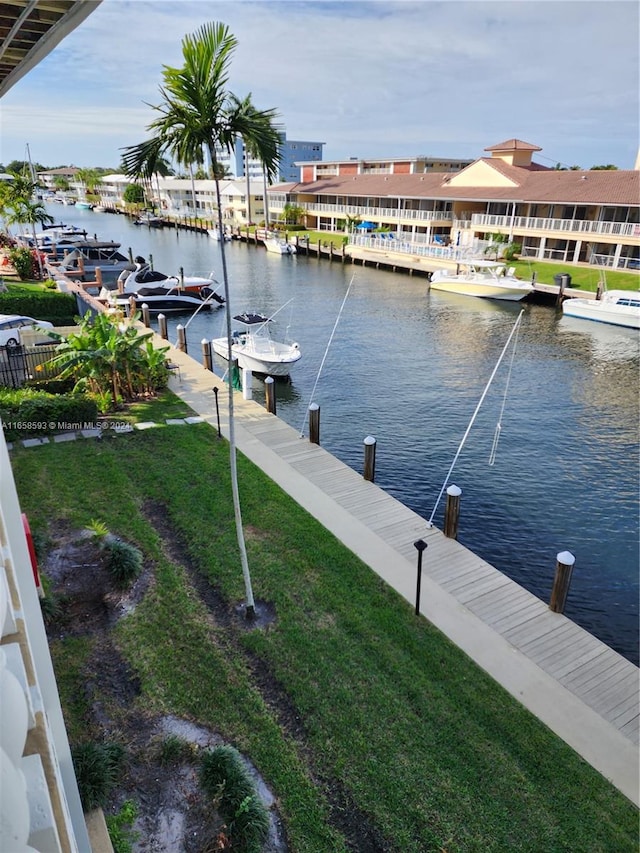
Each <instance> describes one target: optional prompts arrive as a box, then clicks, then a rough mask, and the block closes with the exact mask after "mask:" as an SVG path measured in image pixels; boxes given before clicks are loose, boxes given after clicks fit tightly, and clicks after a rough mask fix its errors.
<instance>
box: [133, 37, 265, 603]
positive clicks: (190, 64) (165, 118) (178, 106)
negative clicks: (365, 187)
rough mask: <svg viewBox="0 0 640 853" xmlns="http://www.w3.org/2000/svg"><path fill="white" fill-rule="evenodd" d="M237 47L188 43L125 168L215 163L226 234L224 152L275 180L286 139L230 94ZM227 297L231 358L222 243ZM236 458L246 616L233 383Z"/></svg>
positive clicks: (216, 41) (166, 76) (205, 40)
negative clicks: (242, 149)
mask: <svg viewBox="0 0 640 853" xmlns="http://www.w3.org/2000/svg"><path fill="white" fill-rule="evenodd" d="M236 46H237V40H236V39H235V37H234V36H233V35H232V34H231V32H230V30H229V28H228V27H227V26H226V25H225V24H223V23H219V22H217V23H216V22H213V23H207V24H204V25H203V26H202V27H200V29H198V30H197V31H196V32H195V33H194V34H191V35H187V36H185V37H184V38H183V40H182V56H183V59H184V64H183V65H182V66H181V67H179V68H173V67H171V66H168V65H165V66H164V68H163V72H162V77H163V85H162V86H161V88H160V94H161V96H162V102H161V103H160V104H159V105H157V106H154V107H153V109H154V110H155V111H156V112H157V113H158V117H157V118H156V119H155V120H154V121H152V122H151V123H150V124H149V125H148V130H149V131H151V133H152V134H153V136H152V138H151V139H148V140H146V141H145V142H141V143H139V144H138V145H133V146H129V147H127V148H125V153H124V155H123V161H124V162H125V163H126V165H127V169H128V170H129V171H131V172H135V171H136V170H138V169H140V168H142V164H144V163H145V162H146V161H147V159H148V157H149V152H150V151H157V152H158V153H159V154H164V153H165V152H166V153H171V154H172V155H173V156H174V157H175V159H176V160H177V161H178V162H179V163H195V164H201V163H203V162H204V157H205V153H206V154H208V156H209V165H210V167H211V172H212V174H213V175H214V176H215V177H214V180H215V185H216V202H217V207H218V227H219V228H220V233H222V231H223V227H224V226H223V221H222V200H221V196H220V183H219V178H218V177H217V175H218V174H219V164H218V151H222V152H227V153H231V151H232V150H233V148H234V145H235V142H236V139H237V138H238V137H241V138H242V139H243V140H244V141H245V145H247V144H248V145H250V146H251V149H252V150H253V151H256V152H257V153H258V156H259V159H260V161H261V162H262V163H263V164H264V167H265V171H266V174H267V176H268V177H269V178H273V177H275V175H276V172H277V164H278V160H279V156H280V155H279V143H280V135H279V132H278V129H277V127H276V125H275V118H276V113H275V110H272V109H271V110H257V109H256V108H255V107H254V106H253V105H252V104H251V101H250V99H249V98H244V99H240V98H238V97H236V96H235V95H233V94H232V93H231V92H229V91H228V90H227V83H228V77H229V64H230V61H231V57H232V55H233V53H234V51H235V49H236ZM220 256H221V265H222V278H223V282H224V296H225V300H226V304H227V312H226V321H227V322H226V332H227V345H228V348H229V352H231V316H232V312H231V310H230V308H229V306H230V304H231V303H230V298H229V275H228V271H227V261H226V254H225V244H224V242H221V243H220ZM228 386H229V395H228V399H229V404H228V405H229V457H230V467H231V485H232V493H233V505H234V515H235V522H236V532H237V538H238V546H239V550H240V559H241V563H242V573H243V576H244V581H245V590H246V613H247V616H253V615H254V614H255V604H254V600H253V590H252V588H251V576H250V573H249V564H248V560H247V553H246V546H245V541H244V532H243V529H242V515H241V511H240V499H239V494H238V476H237V468H236V442H235V422H234V412H233V387H232V384H231V383H230V382H229V383H228Z"/></svg>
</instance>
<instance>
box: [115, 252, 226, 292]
mask: <svg viewBox="0 0 640 853" xmlns="http://www.w3.org/2000/svg"><path fill="white" fill-rule="evenodd" d="M217 284H218V282H217V281H216V280H215V278H214V277H213V273H211V275H209V277H208V278H203V277H200V276H188V275H185V276H177V275H166V274H165V273H163V272H160V271H159V270H154V269H151V265H150V264H148V263H147V262H146V261H145V259H144V258H143V257H142V255H138V256H137V257H136V259H135V264H134V265H133V266H132V265H131V264H129V266H128V267H127V269H125V270H124V271H123V272H121V273H120V275H119V276H118V282H117V285H118V289H119V290H121V291H124V292H125V293H136V292H137V291H138V290H139V289H140V288H141V287H149V286H151V285H153V287H164V288H165V289H166V290H176V289H177V290H182V291H184V292H185V293H191V294H195V295H197V294H199V293H200V291H201V290H202V289H203V288H208V289H209V290H214V289H215V288H214V286H213V285H217Z"/></svg>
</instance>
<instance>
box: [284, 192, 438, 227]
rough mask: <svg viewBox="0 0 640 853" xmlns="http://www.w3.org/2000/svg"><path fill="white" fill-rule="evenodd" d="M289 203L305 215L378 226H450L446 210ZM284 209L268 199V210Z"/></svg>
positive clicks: (313, 202)
mask: <svg viewBox="0 0 640 853" xmlns="http://www.w3.org/2000/svg"><path fill="white" fill-rule="evenodd" d="M290 203H292V204H295V206H296V207H301V208H302V209H303V210H305V211H306V212H307V213H309V214H311V215H316V216H332V217H335V218H336V219H345V218H346V217H347V216H351V217H353V216H359V217H360V218H361V219H371V220H377V224H378V223H379V224H380V225H400V224H403V223H407V224H411V223H417V222H419V223H420V224H423V225H425V226H427V225H429V224H430V223H435V222H437V223H438V224H439V225H446V224H449V225H451V224H452V223H453V218H454V217H453V212H452V211H447V210H413V209H410V208H402V207H400V208H398V207H366V206H360V205H355V204H330V203H328V202H319V201H302V202H300V201H296V200H295V199H294V200H292V201H291V202H290ZM283 208H284V202H281V201H280V200H277V201H276V200H275V199H273V198H270V199H269V210H272V211H274V212H276V213H277V212H279V211H281V210H282V209H283Z"/></svg>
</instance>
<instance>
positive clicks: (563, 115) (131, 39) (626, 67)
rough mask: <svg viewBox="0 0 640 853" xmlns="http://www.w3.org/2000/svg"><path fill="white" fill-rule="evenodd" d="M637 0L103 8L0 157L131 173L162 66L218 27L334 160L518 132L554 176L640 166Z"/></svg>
mask: <svg viewBox="0 0 640 853" xmlns="http://www.w3.org/2000/svg"><path fill="white" fill-rule="evenodd" d="M639 15H640V4H638V3H637V2H636V0H599V1H598V0H533V2H530V0H503V2H491V0H470V2H469V1H468V0H443V2H436V0H412V2H393V0H384V2H383V0H374V2H359V0H341V2H330V3H325V2H297V0H284V2H278V1H277V0H257V2H253V1H252V0H232V2H212V0H194V1H193V2H192V0H102V3H101V5H100V6H99V7H98V8H97V10H96V11H95V12H94V13H93V14H92V15H90V16H89V17H88V18H87V19H86V20H85V21H84V22H83V23H82V24H80V26H79V27H78V28H77V29H76V30H74V31H73V32H72V33H71V34H70V35H68V36H67V37H66V38H65V39H64V40H63V41H62V42H61V43H60V44H59V45H58V47H56V48H55V49H54V50H53V52H52V53H51V54H50V55H49V56H48V57H47V58H46V59H44V60H43V61H42V62H41V63H40V64H39V65H38V66H37V67H36V68H35V69H34V70H32V71H31V72H30V73H28V74H27V75H26V76H25V77H24V78H23V79H22V80H20V81H19V82H18V83H17V84H16V85H15V86H14V87H13V88H12V89H10V90H9V92H8V93H7V94H6V95H5V96H4V97H3V98H2V100H1V101H0V163H1V164H4V165H5V166H6V165H7V163H9V162H10V161H11V160H14V159H16V160H24V159H26V146H27V144H28V145H29V151H30V154H31V159H32V161H33V162H37V163H41V164H42V165H44V166H45V167H49V168H53V167H56V166H62V165H75V166H79V167H83V168H92V167H96V166H99V167H104V168H109V169H111V168H113V169H116V168H117V167H118V166H119V164H120V159H121V154H122V150H121V149H122V148H124V147H125V146H128V145H134V144H136V143H138V142H141V141H142V140H144V139H145V138H147V136H148V133H147V125H148V124H149V122H150V121H152V119H153V117H154V113H153V110H152V109H151V107H150V106H148V105H149V104H158V103H160V102H161V97H160V93H159V86H160V83H161V79H162V67H163V65H169V66H174V67H176V66H179V65H181V60H182V46H181V42H182V38H183V37H184V36H185V35H187V34H189V33H193V32H195V31H196V30H197V29H198V27H200V26H201V25H202V24H204V23H206V22H209V21H222V22H224V23H226V24H227V25H228V26H229V28H230V30H231V32H232V33H233V35H234V36H235V37H236V39H237V40H238V47H237V49H236V52H235V54H234V55H233V58H232V60H231V65H230V76H229V81H228V88H229V90H230V91H231V92H233V93H234V94H236V95H238V96H241V97H244V96H245V95H247V94H249V93H251V95H252V99H253V102H254V104H255V105H256V107H258V108H260V109H267V108H275V109H276V110H277V113H278V120H279V122H280V123H281V124H282V125H284V128H285V129H286V133H287V138H288V139H292V140H296V139H298V140H310V141H315V142H323V143H325V146H324V159H325V160H336V159H345V158H349V157H357V158H365V159H366V158H384V157H389V158H391V157H410V156H418V155H427V156H432V157H449V158H468V159H475V158H478V157H482V156H487V155H486V154H485V152H484V149H485V148H487V147H488V146H491V145H495V144H497V143H499V142H502V141H504V140H507V139H512V138H514V137H515V138H517V139H521V140H524V141H525V142H530V143H532V144H534V145H537V146H540V148H542V149H543V150H542V151H541V152H539V153H538V154H537V155H536V156H535V159H536V160H537V161H538V162H539V163H542V164H544V165H547V166H555V165H556V164H557V163H560V164H562V165H565V166H574V165H577V166H581V167H582V168H585V169H588V168H590V167H591V166H593V165H602V164H608V163H612V164H614V165H616V166H618V167H619V168H621V169H632V168H633V167H634V164H635V161H636V157H637V154H638V147H639V132H638V130H639V128H638V125H639V121H638V119H639V103H640V97H639V80H640V76H639V75H640V71H639V43H640V40H639V38H638V36H639V33H640V29H639V26H640V22H639Z"/></svg>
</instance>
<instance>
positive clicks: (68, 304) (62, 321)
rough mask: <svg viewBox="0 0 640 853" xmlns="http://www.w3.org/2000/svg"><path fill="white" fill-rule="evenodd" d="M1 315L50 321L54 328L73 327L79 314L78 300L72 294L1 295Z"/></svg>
mask: <svg viewBox="0 0 640 853" xmlns="http://www.w3.org/2000/svg"><path fill="white" fill-rule="evenodd" d="M0 314H24V315H25V317H35V318H36V319H37V320H48V321H49V322H50V323H53V324H54V326H73V325H74V323H75V320H74V317H76V316H77V314H78V308H77V305H76V298H75V296H73V295H72V294H71V293H57V292H56V293H53V292H51V291H48V290H41V291H38V292H36V293H26V294H15V295H14V294H11V293H0Z"/></svg>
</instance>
